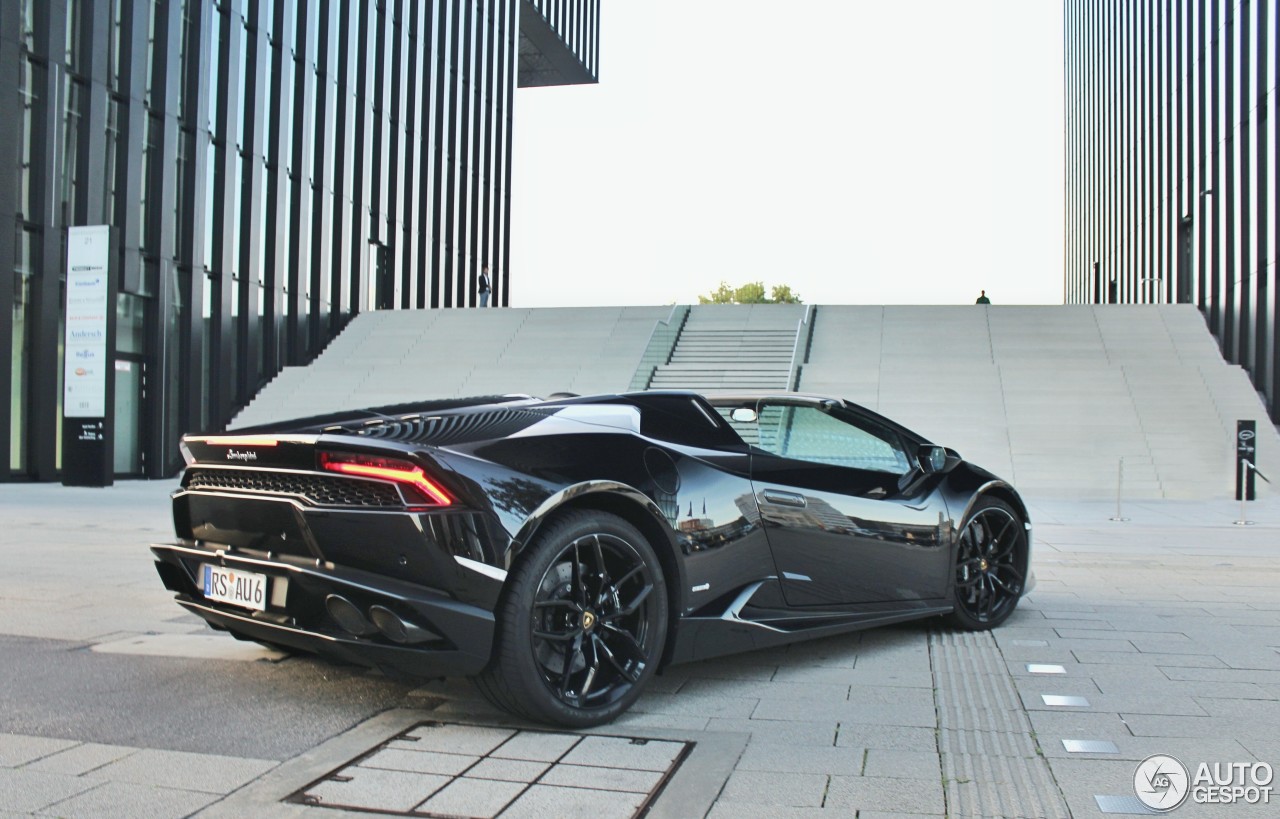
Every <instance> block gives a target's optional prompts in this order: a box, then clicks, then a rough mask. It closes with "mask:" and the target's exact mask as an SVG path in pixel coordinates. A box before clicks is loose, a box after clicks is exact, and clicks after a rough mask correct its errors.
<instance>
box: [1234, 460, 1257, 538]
mask: <svg viewBox="0 0 1280 819" xmlns="http://www.w3.org/2000/svg"><path fill="white" fill-rule="evenodd" d="M1251 466H1253V464H1251V463H1249V462H1248V461H1246V460H1245V459H1244V458H1241V459H1240V519H1239V520H1235V521H1232V523H1234V524H1235V525H1236V526H1252V525H1253V521H1251V520H1249V519H1248V517H1247V516H1246V514H1245V511H1244V509H1245V507H1244V505H1245V503H1246V500H1245V499H1246V498H1248V497H1249V493H1248V491H1246V488H1247V487H1248V485H1249V484H1248V483H1247V482H1246V479H1247V478H1248V477H1249V468H1250V467H1251Z"/></svg>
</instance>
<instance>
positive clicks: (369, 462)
mask: <svg viewBox="0 0 1280 819" xmlns="http://www.w3.org/2000/svg"><path fill="white" fill-rule="evenodd" d="M320 468H321V469H323V470H325V471H326V472H337V473H339V474H341V475H351V476H353V477H358V478H377V479H378V480H383V481H392V482H394V483H397V484H400V486H402V487H404V488H406V489H408V490H409V494H410V495H417V499H418V500H420V501H421V502H422V503H424V504H426V505H428V506H450V505H451V504H452V503H453V498H452V497H450V496H449V493H447V492H445V491H444V490H443V489H441V488H440V486H439V485H438V484H436V483H435V482H434V481H432V480H431V479H430V478H428V477H427V474H426V473H425V472H423V470H422V467H420V466H418V465H417V464H415V463H413V462H412V461H406V460H404V459H403V458H385V457H383V456H381V455H365V454H360V453H354V452H321V453H320Z"/></svg>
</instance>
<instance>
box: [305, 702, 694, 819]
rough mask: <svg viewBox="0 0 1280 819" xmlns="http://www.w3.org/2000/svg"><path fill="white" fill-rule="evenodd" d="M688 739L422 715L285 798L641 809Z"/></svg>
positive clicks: (407, 806)
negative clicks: (442, 719)
mask: <svg viewBox="0 0 1280 819" xmlns="http://www.w3.org/2000/svg"><path fill="white" fill-rule="evenodd" d="M693 745H694V743H692V742H681V741H673V740H661V739H647V738H642V737H626V736H609V735H599V734H596V735H582V734H570V733H559V732H554V731H537V730H528V729H516V728H501V727H494V726H478V725H463V724H457V723H446V722H420V723H418V724H416V725H414V726H413V727H411V728H409V729H408V730H405V731H402V732H401V733H400V734H398V735H396V736H394V737H392V738H391V739H390V740H388V741H387V742H384V743H383V744H381V745H379V746H377V747H376V748H374V749H372V750H371V751H368V752H367V753H365V754H362V755H361V756H359V757H357V758H355V759H353V760H351V761H350V762H348V763H346V764H345V765H343V766H342V767H340V768H338V769H337V770H334V771H332V772H331V773H329V774H328V775H326V776H324V777H322V778H320V779H318V780H316V781H315V782H312V783H311V784H310V785H308V786H306V787H305V788H302V789H301V790H299V791H297V792H295V793H293V794H292V795H290V796H289V797H288V799H287V801H290V802H297V803H301V804H304V805H315V806H320V807H328V808H342V809H357V810H362V811H371V812H376V813H384V814H393V815H399V816H449V817H458V816H468V817H475V818H476V819H488V817H496V816H501V817H503V819H513V818H514V817H526V816H527V817H543V816H577V815H584V816H591V817H599V818H600V819H609V817H615V816H616V817H619V819H629V817H635V816H640V815H641V814H643V813H645V811H647V810H648V809H649V807H650V805H652V804H653V800H654V799H656V798H657V796H658V795H659V794H660V793H661V792H662V789H663V787H665V786H666V784H667V782H668V781H669V780H670V779H671V776H672V774H674V773H675V771H676V770H677V769H678V768H679V767H680V764H681V763H682V762H684V760H685V758H686V757H687V756H688V755H689V752H690V750H691V749H692V748H693Z"/></svg>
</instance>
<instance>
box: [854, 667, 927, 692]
mask: <svg viewBox="0 0 1280 819" xmlns="http://www.w3.org/2000/svg"><path fill="white" fill-rule="evenodd" d="M849 684H850V685H862V686H873V687H874V686H880V685H891V686H894V687H895V688H928V689H930V690H932V689H933V672H931V671H906V670H903V669H900V668H893V667H888V668H883V667H882V668H872V667H870V666H864V667H861V668H854V669H853V674H852V675H851V676H850V677H849Z"/></svg>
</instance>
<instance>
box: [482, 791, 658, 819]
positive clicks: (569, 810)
mask: <svg viewBox="0 0 1280 819" xmlns="http://www.w3.org/2000/svg"><path fill="white" fill-rule="evenodd" d="M644 799H645V797H644V796H642V795H641V794H638V793H619V792H617V791H613V792H607V793H606V792H603V791H592V790H587V789H585V788H559V787H555V786H552V785H534V786H533V787H532V788H530V789H529V790H527V791H525V792H524V795H523V796H521V797H520V798H519V799H517V800H516V801H515V802H513V803H511V806H510V807H508V808H507V809H506V810H505V811H503V813H502V819H547V817H550V816H554V817H556V819H615V817H616V819H630V817H631V816H633V815H634V814H635V812H636V811H637V810H639V809H640V806H641V805H642V804H643V803H644Z"/></svg>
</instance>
